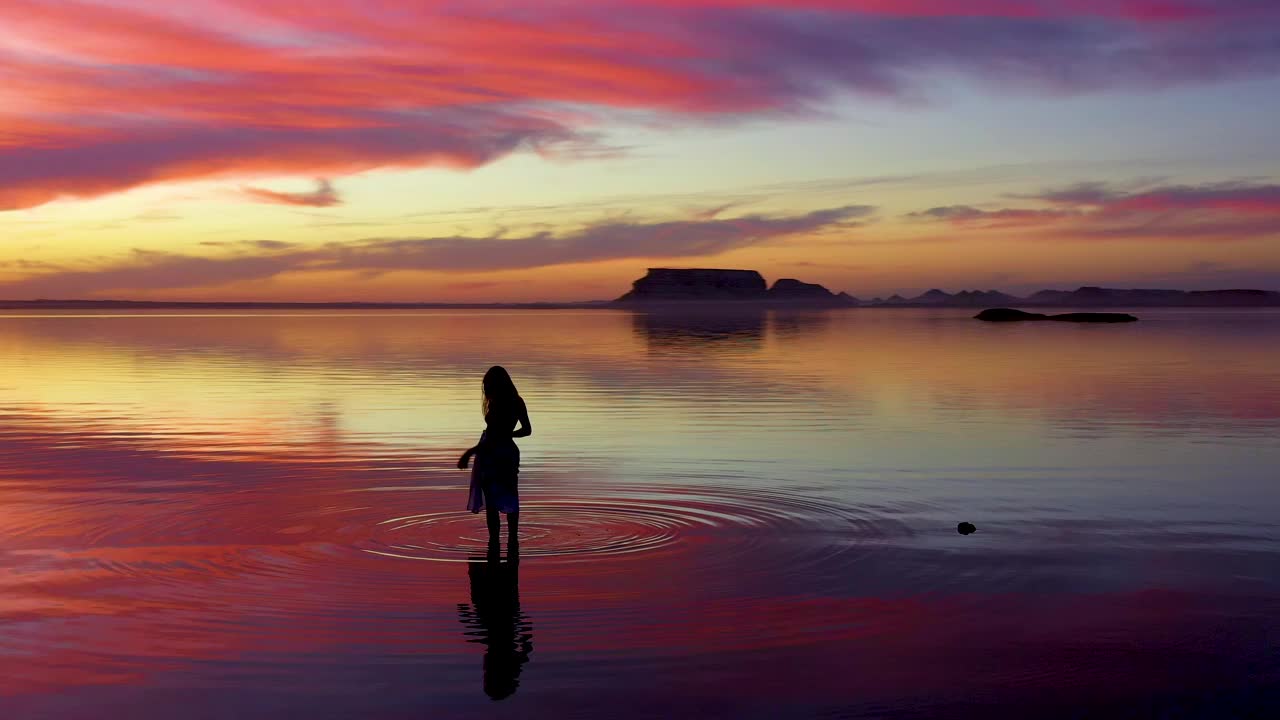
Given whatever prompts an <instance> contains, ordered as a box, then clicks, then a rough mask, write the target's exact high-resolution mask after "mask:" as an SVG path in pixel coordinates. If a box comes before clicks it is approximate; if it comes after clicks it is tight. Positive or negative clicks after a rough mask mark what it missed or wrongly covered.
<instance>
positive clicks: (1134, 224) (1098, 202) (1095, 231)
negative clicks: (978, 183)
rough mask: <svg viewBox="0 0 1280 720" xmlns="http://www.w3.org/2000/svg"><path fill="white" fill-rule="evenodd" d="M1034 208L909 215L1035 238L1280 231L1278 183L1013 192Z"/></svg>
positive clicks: (1196, 236)
mask: <svg viewBox="0 0 1280 720" xmlns="http://www.w3.org/2000/svg"><path fill="white" fill-rule="evenodd" d="M1013 197H1015V198H1018V199H1022V200H1026V201H1033V202H1034V201H1039V202H1040V203H1041V206H1039V207H1020V208H1009V207H1002V208H995V209H982V208H978V207H974V206H971V205H947V206H939V207H933V208H929V209H927V210H921V211H917V212H912V213H908V214H907V217H908V218H909V219H911V220H916V221H934V222H939V221H945V222H948V223H950V224H951V225H953V226H955V227H957V228H968V229H1000V228H1015V227H1023V228H1038V232H1037V233H1036V234H1034V235H1032V237H1041V238H1044V237H1051V238H1055V239H1079V240H1172V241H1210V242H1229V241H1234V240H1254V239H1258V238H1267V237H1271V236H1280V185H1274V184H1268V183H1258V182H1238V181H1231V182H1218V183H1204V184H1200V185H1168V184H1159V185H1154V186H1148V187H1141V188H1139V189H1122V188H1121V187H1119V186H1116V185H1112V184H1108V183H1103V182H1087V183H1079V184H1076V185H1071V186H1068V187H1063V188H1050V189H1047V190H1043V191H1041V192H1039V193H1033V194H1024V195H1017V196H1013Z"/></svg>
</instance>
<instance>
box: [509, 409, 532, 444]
mask: <svg viewBox="0 0 1280 720" xmlns="http://www.w3.org/2000/svg"><path fill="white" fill-rule="evenodd" d="M517 412H519V413H520V414H519V416H518V418H519V420H520V429H519V430H516V431H515V432H513V433H511V437H529V436H530V435H532V434H533V424H532V423H530V422H529V409H528V408H527V407H525V404H524V400H521V401H520V407H519V408H517Z"/></svg>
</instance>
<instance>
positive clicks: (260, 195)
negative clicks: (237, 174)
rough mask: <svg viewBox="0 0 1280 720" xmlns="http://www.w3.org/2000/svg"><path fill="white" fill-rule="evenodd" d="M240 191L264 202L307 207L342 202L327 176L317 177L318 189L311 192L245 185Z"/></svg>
mask: <svg viewBox="0 0 1280 720" xmlns="http://www.w3.org/2000/svg"><path fill="white" fill-rule="evenodd" d="M240 192H242V193H244V194H245V195H246V196H248V197H250V198H252V199H254V200H256V201H258V202H264V203H275V204H277V205H302V206H305V207H333V206H334V205H341V204H342V197H341V196H340V195H338V191H337V190H335V189H334V188H333V183H331V182H329V181H328V180H327V179H325V178H317V179H316V189H315V190H311V191H309V192H280V191H278V190H267V189H265V188H258V187H243V188H241V189H240Z"/></svg>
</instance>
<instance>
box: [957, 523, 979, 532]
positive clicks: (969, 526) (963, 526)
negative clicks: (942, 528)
mask: <svg viewBox="0 0 1280 720" xmlns="http://www.w3.org/2000/svg"><path fill="white" fill-rule="evenodd" d="M977 531H978V528H976V527H974V526H973V523H967V522H962V523H960V524H959V525H957V526H956V532H958V533H960V534H961V535H972V534H973V533H975V532H977Z"/></svg>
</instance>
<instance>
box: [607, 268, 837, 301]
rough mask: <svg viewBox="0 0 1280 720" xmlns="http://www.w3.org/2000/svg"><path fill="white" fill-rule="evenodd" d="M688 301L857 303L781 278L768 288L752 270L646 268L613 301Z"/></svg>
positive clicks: (761, 277)
mask: <svg viewBox="0 0 1280 720" xmlns="http://www.w3.org/2000/svg"><path fill="white" fill-rule="evenodd" d="M688 301H729V302H754V303H768V304H786V305H821V306H853V305H857V304H858V299H857V298H855V297H853V296H852V295H849V294H848V293H840V294H835V293H832V292H831V291H830V290H828V289H827V288H825V287H823V286H821V285H818V284H817V283H808V282H802V281H800V280H796V279H795V278H782V279H780V280H777V281H776V282H774V284H773V287H769V286H767V285H766V284H765V280H764V277H763V276H762V275H761V274H760V273H759V272H756V271H755V270H721V269H714V268H649V271H648V273H647V274H645V276H644V277H642V278H640V279H639V280H636V281H635V282H633V283H631V291H630V292H628V293H627V294H625V295H623V296H622V297H620V298H618V300H617V302H620V303H665V302H688Z"/></svg>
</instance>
